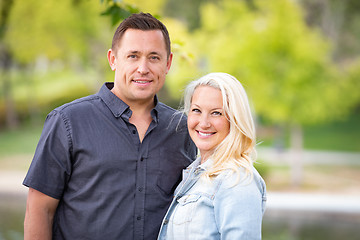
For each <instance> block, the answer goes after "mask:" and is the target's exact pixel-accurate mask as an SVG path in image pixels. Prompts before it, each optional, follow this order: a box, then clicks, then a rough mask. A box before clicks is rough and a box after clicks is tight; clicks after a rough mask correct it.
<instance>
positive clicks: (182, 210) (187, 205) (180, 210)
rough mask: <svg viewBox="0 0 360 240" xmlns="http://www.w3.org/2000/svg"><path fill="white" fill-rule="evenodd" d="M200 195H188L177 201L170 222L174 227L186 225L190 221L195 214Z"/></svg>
mask: <svg viewBox="0 0 360 240" xmlns="http://www.w3.org/2000/svg"><path fill="white" fill-rule="evenodd" d="M200 198H201V195H198V194H189V195H185V196H183V197H181V198H179V199H178V200H177V202H178V204H177V206H176V208H175V210H174V213H173V214H172V219H170V221H172V222H173V224H175V225H181V224H186V223H189V222H191V221H192V219H193V217H194V215H195V214H196V208H197V207H198V205H199V203H200Z"/></svg>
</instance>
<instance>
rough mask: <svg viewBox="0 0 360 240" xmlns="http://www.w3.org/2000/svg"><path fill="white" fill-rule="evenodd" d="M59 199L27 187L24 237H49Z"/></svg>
mask: <svg viewBox="0 0 360 240" xmlns="http://www.w3.org/2000/svg"><path fill="white" fill-rule="evenodd" d="M58 204H59V200H57V199H55V198H52V197H50V196H48V195H45V194H43V193H42V192H39V191H37V190H35V189H33V188H29V193H28V197H27V202H26V213H25V221H24V239H25V240H30V239H31V240H35V239H49V240H50V239H51V238H52V225H53V219H54V214H55V211H56V208H57V206H58Z"/></svg>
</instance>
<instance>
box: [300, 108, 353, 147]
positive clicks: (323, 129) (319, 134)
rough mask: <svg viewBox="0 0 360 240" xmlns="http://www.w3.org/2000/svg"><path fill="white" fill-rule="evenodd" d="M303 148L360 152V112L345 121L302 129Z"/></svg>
mask: <svg viewBox="0 0 360 240" xmlns="http://www.w3.org/2000/svg"><path fill="white" fill-rule="evenodd" d="M304 136H305V140H304V147H305V148H306V149H321V150H334V151H351V152H360V140H359V136H360V112H359V113H356V114H354V115H352V116H351V117H350V118H349V119H348V120H346V121H338V122H334V123H329V124H324V125H321V126H312V127H305V128H304Z"/></svg>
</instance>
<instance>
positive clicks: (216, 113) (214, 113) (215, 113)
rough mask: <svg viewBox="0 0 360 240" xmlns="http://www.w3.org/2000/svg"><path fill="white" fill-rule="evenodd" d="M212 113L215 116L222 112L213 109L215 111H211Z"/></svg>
mask: <svg viewBox="0 0 360 240" xmlns="http://www.w3.org/2000/svg"><path fill="white" fill-rule="evenodd" d="M212 114H213V115H216V116H221V115H222V113H221V112H218V111H215V112H212Z"/></svg>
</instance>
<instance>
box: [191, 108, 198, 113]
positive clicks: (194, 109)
mask: <svg viewBox="0 0 360 240" xmlns="http://www.w3.org/2000/svg"><path fill="white" fill-rule="evenodd" d="M191 112H200V110H199V109H197V108H193V109H191Z"/></svg>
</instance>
